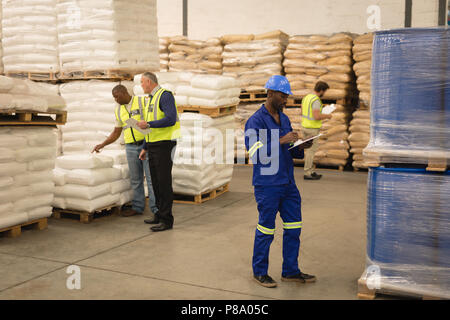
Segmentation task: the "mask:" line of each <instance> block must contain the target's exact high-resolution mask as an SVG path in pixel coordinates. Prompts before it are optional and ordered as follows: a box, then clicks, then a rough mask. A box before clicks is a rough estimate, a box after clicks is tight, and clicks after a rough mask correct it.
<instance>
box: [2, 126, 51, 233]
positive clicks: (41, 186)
mask: <svg viewBox="0 0 450 320" xmlns="http://www.w3.org/2000/svg"><path fill="white" fill-rule="evenodd" d="M55 131H56V130H55V129H53V128H50V127H35V128H30V127H2V128H0V229H1V228H7V227H10V226H14V225H18V224H22V223H26V222H29V221H34V220H37V219H40V218H44V217H49V216H50V215H51V214H52V201H53V192H54V187H55V185H54V183H53V181H52V170H53V168H54V167H55V157H56V132H55Z"/></svg>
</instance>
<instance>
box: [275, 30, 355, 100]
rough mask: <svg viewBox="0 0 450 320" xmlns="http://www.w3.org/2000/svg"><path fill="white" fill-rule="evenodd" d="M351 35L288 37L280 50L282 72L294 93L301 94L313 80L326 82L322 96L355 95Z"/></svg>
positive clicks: (306, 91) (339, 97)
mask: <svg viewBox="0 0 450 320" xmlns="http://www.w3.org/2000/svg"><path fill="white" fill-rule="evenodd" d="M352 43H353V39H352V36H351V35H348V34H344V33H338V34H334V35H332V36H325V35H310V36H291V37H290V38H289V45H288V46H287V49H286V51H285V52H284V61H283V66H284V71H285V73H286V77H287V78H288V80H289V81H290V83H291V87H292V92H293V94H294V96H297V97H304V96H305V95H307V94H308V93H310V92H311V91H312V90H313V89H314V86H315V84H316V82H317V81H319V80H321V81H325V82H327V83H328V84H329V85H330V89H329V90H327V92H326V93H325V96H324V97H323V99H332V100H337V99H344V98H348V97H353V96H354V95H355V78H354V74H353V70H352V64H353V59H352Z"/></svg>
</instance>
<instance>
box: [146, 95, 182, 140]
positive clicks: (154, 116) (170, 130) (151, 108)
mask: <svg viewBox="0 0 450 320" xmlns="http://www.w3.org/2000/svg"><path fill="white" fill-rule="evenodd" d="M165 91H167V90H165V89H163V88H160V89H159V90H158V91H157V92H156V93H155V95H154V96H153V97H152V99H151V100H150V101H149V104H148V106H147V112H146V119H145V120H146V121H147V122H150V121H155V120H161V119H162V118H164V117H165V116H166V115H165V114H164V112H163V111H162V110H161V108H160V107H159V102H160V101H161V96H162V94H163V93H164V92H165ZM167 92H170V91H167ZM175 108H177V104H176V102H175ZM179 137H180V119H179V117H178V109H177V119H176V122H175V124H174V125H173V126H170V127H165V128H151V129H150V133H149V134H148V135H146V136H145V141H147V142H157V141H165V140H173V139H177V138H179Z"/></svg>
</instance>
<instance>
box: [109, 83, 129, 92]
mask: <svg viewBox="0 0 450 320" xmlns="http://www.w3.org/2000/svg"><path fill="white" fill-rule="evenodd" d="M112 92H113V93H114V92H122V93H128V89H127V87H125V86H124V85H122V84H118V85H117V86H115V87H114V88H113V89H112Z"/></svg>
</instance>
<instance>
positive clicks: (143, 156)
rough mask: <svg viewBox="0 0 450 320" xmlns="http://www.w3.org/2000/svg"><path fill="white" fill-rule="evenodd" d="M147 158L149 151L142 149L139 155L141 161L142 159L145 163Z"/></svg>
mask: <svg viewBox="0 0 450 320" xmlns="http://www.w3.org/2000/svg"><path fill="white" fill-rule="evenodd" d="M146 158H147V150H145V149H142V150H141V153H140V154H139V159H141V160H142V161H144V160H145V159H146Z"/></svg>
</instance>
